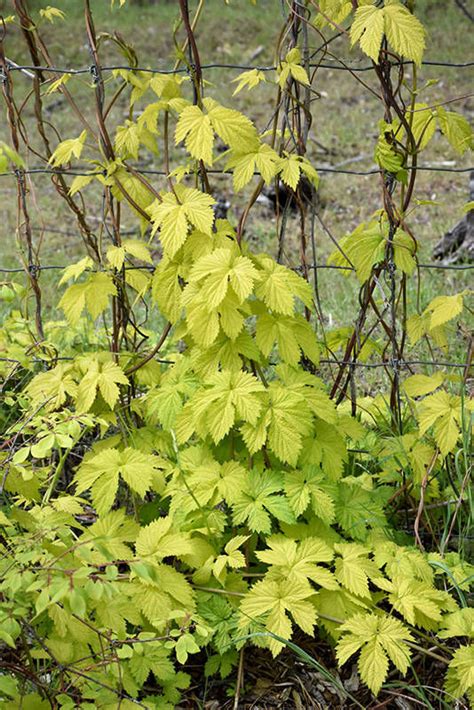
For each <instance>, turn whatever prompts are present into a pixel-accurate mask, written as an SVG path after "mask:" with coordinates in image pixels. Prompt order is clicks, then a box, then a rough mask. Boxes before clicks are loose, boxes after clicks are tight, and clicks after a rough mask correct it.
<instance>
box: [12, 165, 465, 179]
mask: <svg viewBox="0 0 474 710" xmlns="http://www.w3.org/2000/svg"><path fill="white" fill-rule="evenodd" d="M130 167H131V168H133V170H134V171H135V172H137V173H140V174H141V175H158V176H161V177H168V173H167V172H166V170H153V169H148V168H138V167H136V166H134V165H130ZM314 169H315V170H316V171H317V172H318V173H335V174H339V175H359V176H361V177H366V176H369V175H383V174H384V171H383V170H382V169H381V168H371V169H370V170H346V169H344V168H336V167H334V168H333V167H330V166H327V165H315V166H314ZM404 170H407V171H408V172H410V171H411V170H416V171H417V172H418V171H425V172H434V173H470V172H473V171H474V166H471V167H465V168H456V167H444V166H438V165H420V166H418V167H416V168H413V167H411V166H407V167H406V168H404ZM19 173H21V174H22V175H70V176H71V177H89V176H90V177H94V176H96V175H104V174H105V170H93V171H88V170H87V169H86V168H36V167H33V168H27V169H24V170H23V169H21V170H8V171H5V172H2V173H0V178H1V177H17V176H18V174H19ZM206 173H208V174H209V175H223V176H227V177H232V175H233V173H232V171H230V170H216V169H213V168H211V169H210V170H206ZM253 175H258V176H260V173H259V172H257V171H254V173H253Z"/></svg>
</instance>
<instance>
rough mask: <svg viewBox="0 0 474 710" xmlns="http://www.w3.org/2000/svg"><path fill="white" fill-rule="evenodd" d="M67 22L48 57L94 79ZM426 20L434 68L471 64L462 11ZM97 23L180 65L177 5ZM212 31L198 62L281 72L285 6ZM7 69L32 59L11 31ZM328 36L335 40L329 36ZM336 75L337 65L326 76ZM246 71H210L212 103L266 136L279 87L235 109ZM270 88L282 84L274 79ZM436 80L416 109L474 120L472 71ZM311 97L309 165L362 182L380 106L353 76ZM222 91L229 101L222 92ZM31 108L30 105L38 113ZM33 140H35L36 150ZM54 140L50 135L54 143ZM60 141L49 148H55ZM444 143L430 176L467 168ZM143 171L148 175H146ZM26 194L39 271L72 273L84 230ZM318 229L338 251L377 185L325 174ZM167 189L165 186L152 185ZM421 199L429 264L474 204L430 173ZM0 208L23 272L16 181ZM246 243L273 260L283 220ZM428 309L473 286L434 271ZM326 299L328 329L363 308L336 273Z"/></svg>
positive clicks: (105, 15) (419, 229)
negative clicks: (438, 109) (61, 268)
mask: <svg viewBox="0 0 474 710" xmlns="http://www.w3.org/2000/svg"><path fill="white" fill-rule="evenodd" d="M57 5H58V7H60V8H61V9H62V10H64V12H65V13H66V19H65V21H63V22H61V21H57V22H55V24H54V25H50V24H49V23H47V22H44V24H43V26H42V33H43V34H44V36H45V39H46V43H47V44H48V46H49V47H50V51H51V54H52V58H53V61H54V63H55V64H56V65H57V66H61V67H65V68H69V67H87V66H88V65H89V64H90V57H89V54H88V49H87V46H86V40H85V31H84V22H83V17H82V8H81V3H80V2H77V0H63V1H62V2H58V3H57ZM41 6H42V3H37V2H32V3H31V7H33V8H36V7H41ZM419 7H420V9H421V11H422V12H421V15H422V19H423V21H424V22H425V24H426V26H427V27H428V30H429V37H428V49H427V52H426V58H427V59H431V60H437V61H446V62H466V61H467V60H468V59H469V57H468V56H467V50H468V48H469V47H472V25H470V23H469V21H468V20H467V18H466V17H465V15H463V13H462V12H461V11H460V10H459V8H458V7H457V6H456V4H455V2H454V1H451V0H449V1H448V2H445V1H441V0H439V1H437V0H435V1H432V0H430V1H429V2H428V1H427V0H422V1H421V2H419ZM0 9H1V10H2V12H3V13H5V14H8V13H9V11H10V8H9V3H8V2H3V3H0ZM93 9H94V16H95V21H96V29H97V31H98V32H100V31H105V29H107V31H109V32H113V31H116V32H118V33H120V34H121V35H122V36H123V37H124V38H125V39H126V41H127V42H128V43H130V44H131V45H133V47H134V48H135V50H136V52H137V55H138V59H139V63H140V65H141V66H145V67H154V68H169V67H170V66H172V64H173V61H174V48H173V46H172V39H171V37H170V32H169V31H168V28H169V27H170V26H172V25H173V22H174V20H175V19H176V17H177V9H176V5H175V3H173V2H169V1H168V2H167V1H164V2H159V3H157V4H152V5H149V6H140V5H137V4H135V5H134V4H130V3H128V4H127V6H126V7H124V8H123V9H121V10H119V9H116V10H114V11H112V12H111V11H110V4H109V2H108V0H99V1H98V2H95V3H94V7H93ZM204 12H205V15H206V19H205V23H203V25H202V26H201V28H199V26H198V30H197V40H198V44H199V46H200V47H201V54H202V57H201V59H202V62H203V63H204V64H205V63H211V62H223V63H239V64H259V65H271V64H273V63H274V61H275V57H274V49H273V48H274V47H275V44H276V40H277V37H278V33H279V31H280V27H281V24H282V20H283V15H282V12H281V7H280V3H279V2H278V1H277V0H260V1H259V3H258V4H257V6H253V5H252V4H250V3H249V2H247V0H234V2H232V3H230V4H229V5H228V6H226V5H225V4H224V2H223V0H208V2H207V3H206V7H205V9H204ZM8 32H9V37H8V38H7V47H9V58H10V59H11V60H13V61H16V62H17V63H22V62H24V61H25V60H26V63H29V60H27V58H26V57H24V56H21V55H19V54H18V51H17V47H19V46H21V45H20V43H18V42H16V32H17V30H16V29H15V28H14V27H13V26H12V25H9V27H8ZM329 34H330V33H329ZM316 38H317V37H316V34H314V35H313V38H312V39H311V46H312V47H313V46H314V48H315V49H316V48H317V45H316ZM331 46H332V47H333V49H332V51H333V53H334V54H335V55H336V56H338V57H341V58H342V59H344V60H345V61H346V62H348V63H349V65H350V66H354V67H357V66H360V65H365V64H367V58H364V57H362V55H361V54H360V53H359V52H358V51H356V50H354V51H353V52H352V53H351V54H350V55H349V56H344V53H345V46H346V42H345V40H344V39H340V40H336V41H335V42H334V43H333V44H332V45H331ZM101 58H102V62H103V64H104V65H105V64H107V63H111V64H117V63H122V62H123V57H121V56H120V55H119V54H118V53H117V51H116V47H115V46H114V45H113V43H112V42H110V41H105V42H104V43H103V45H102V51H101ZM331 62H332V63H334V64H335V65H336V64H337V63H336V62H334V60H332V59H331V58H330V57H328V58H327V60H326V61H325V63H326V64H331ZM238 73H239V71H238V70H235V71H229V70H222V69H212V70H207V71H206V79H207V81H208V82H209V85H208V93H209V94H210V95H212V93H213V91H214V88H215V87H219V91H220V100H221V101H222V102H223V103H227V105H232V106H235V107H236V108H240V109H242V110H244V111H245V112H246V113H247V114H248V115H250V117H252V118H253V119H254V120H255V122H256V123H257V125H258V126H259V128H260V129H263V128H264V127H265V118H264V117H265V113H266V111H267V107H268V101H269V100H270V96H271V95H272V91H273V89H272V87H271V86H265V85H263V86H262V85H261V86H260V87H259V88H258V89H257V90H255V91H253V92H246V91H243V92H241V93H240V94H238V96H236V97H234V98H232V91H233V89H234V87H235V85H233V84H231V83H230V80H231V79H233V78H235V76H237V75H238ZM270 76H274V75H273V74H270ZM435 79H438V81H437V82H436V83H434V84H433V85H431V86H430V87H429V88H428V89H427V90H426V91H425V92H424V93H423V95H422V96H421V97H420V100H423V101H426V102H428V103H430V104H436V103H441V102H445V101H449V100H451V99H454V98H457V97H464V98H462V99H460V100H458V101H456V102H455V104H454V105H453V106H454V108H456V110H458V111H461V112H462V113H464V115H465V116H466V117H468V118H470V117H472V115H473V112H474V101H473V98H472V96H471V93H472V70H471V69H470V68H459V69H456V68H443V67H428V66H425V67H423V69H422V71H421V72H420V86H423V84H424V83H425V82H428V81H432V80H435ZM364 80H366V81H368V83H369V84H370V83H373V79H372V78H371V74H370V73H367V74H364ZM29 83H30V80H29V79H28V77H27V76H24V75H20V74H19V73H16V74H15V95H16V98H17V101H20V99H21V98H22V97H24V96H26V94H27V92H28V90H29V88H30V86H29ZM116 85H117V80H115V79H113V78H111V77H110V75H109V79H108V84H107V89H108V91H109V95H112V94H113V90H114V88H115V86H116ZM314 85H315V88H316V89H317V90H318V91H319V93H320V98H319V99H318V100H315V101H314V103H313V106H312V113H313V125H312V129H311V134H310V140H309V150H310V157H311V158H312V159H313V161H314V163H315V164H316V165H317V166H320V167H330V166H333V167H338V168H342V169H347V170H360V171H364V170H367V169H369V168H371V167H373V165H374V163H373V147H374V143H375V140H376V135H377V121H378V120H379V119H380V118H381V116H380V107H379V105H378V101H377V99H376V98H374V97H373V96H371V94H370V93H369V92H368V91H367V90H366V89H364V87H362V86H360V85H359V84H358V83H357V81H356V80H355V79H354V77H353V76H352V75H351V74H350V73H349V72H346V71H338V70H336V69H320V70H318V74H317V77H316V81H315V84H314ZM222 87H224V90H222ZM68 88H69V89H70V91H71V92H72V93H73V95H74V96H77V97H79V102H80V105H81V106H82V107H83V109H84V111H85V113H86V115H87V116H88V117H89V118H90V119H91V120H92V121H93V120H94V116H93V103H92V101H91V100H90V99H91V82H90V79H89V77H88V76H87V75H82V76H80V77H73V78H72V79H71V80H70V81H69V83H68ZM30 104H31V102H30ZM30 104H27V106H26V109H25V114H24V119H25V124H26V126H30V127H31V129H32V125H33V124H32V123H31V119H32V109H31V105H30ZM45 104H46V105H49V107H50V116H51V121H52V123H54V126H55V127H56V128H57V129H58V130H59V134H60V135H61V136H71V135H78V133H79V132H80V128H79V125H78V122H77V119H76V118H75V116H74V115H73V114H72V112H71V111H70V109H69V108H68V105H67V103H66V101H65V100H64V99H63V98H61V97H59V94H57V93H55V94H52V95H51V96H47V97H45ZM126 115H127V105H126V99H123V100H119V102H118V103H117V106H116V109H115V116H114V117H113V118H112V120H115V119H117V122H120V121H123V120H124V118H125V117H126ZM33 132H34V129H32V130H31V135H32V137H33V142H34V133H33ZM51 133H52V135H53V132H52V131H51ZM0 140H4V141H6V142H8V141H9V136H8V127H7V125H6V122H4V121H2V123H1V124H0ZM55 140H56V139H55V137H54V135H53V137H52V142H53V144H55ZM446 146H447V144H446V142H445V141H444V140H443V139H442V137H441V136H436V137H435V139H434V140H433V141H432V143H431V144H430V146H429V148H428V150H427V152H426V154H425V158H424V164H426V165H431V166H436V167H449V168H452V167H455V168H466V167H468V166H469V160H470V157H469V156H467V157H465V158H460V157H459V156H457V155H456V154H454V153H453V151H452V150H450V149H448V148H447V147H446ZM25 157H26V159H27V162H28V164H29V166H30V167H33V166H35V165H37V164H38V161H37V160H35V156H34V155H30V156H25ZM142 167H143V166H142ZM145 167H147V168H153V167H155V168H160V167H161V165H160V157H159V156H158V157H157V158H156V161H155V164H154V165H153V164H151V163H149V164H147V165H146V166H145ZM32 178H33V179H32V180H31V183H30V186H29V187H30V190H31V196H32V204H34V212H33V214H32V218H33V226H34V230H35V237H36V239H37V245H38V248H39V249H40V259H41V262H42V263H43V264H68V263H70V262H71V261H72V260H74V259H75V258H76V256H77V255H79V254H80V253H81V252H80V249H81V244H80V240H79V238H78V237H76V233H77V229H76V226H75V224H74V223H73V222H72V221H71V216H70V215H69V214H68V213H67V212H66V211H65V208H64V206H63V204H62V201H61V200H59V199H58V198H57V194H56V191H55V189H54V187H53V186H52V184H51V181H50V178H49V177H48V176H47V175H37V176H32ZM321 178H322V179H321V188H320V196H321V218H322V220H323V221H324V223H325V225H326V226H327V227H328V229H329V230H330V231H331V233H332V234H333V236H334V237H335V238H336V239H339V238H340V237H341V236H342V235H344V234H345V233H346V232H348V231H351V230H352V229H353V228H354V227H355V226H356V225H357V224H358V223H359V222H360V221H361V220H363V219H366V218H367V217H368V216H369V215H370V213H371V211H372V210H374V209H376V208H378V207H379V204H380V202H379V200H380V190H379V183H378V181H379V177H378V176H377V175H373V176H356V175H334V174H327V173H321ZM155 183H156V185H157V186H159V185H160V183H159V180H156V181H155ZM215 185H216V188H217V192H218V193H219V194H222V195H223V196H225V197H226V198H227V199H228V201H229V202H230V203H231V208H230V213H229V214H230V218H231V221H234V222H236V220H237V218H238V215H239V208H240V206H241V205H242V199H241V198H239V200H238V202H236V200H235V199H234V195H233V193H232V186H231V180H230V179H227V178H220V179H219V180H216V182H215ZM86 195H87V207H88V211H89V214H90V215H91V218H92V221H94V219H95V220H96V221H98V220H99V219H100V209H101V206H100V204H97V200H96V199H95V195H94V190H93V189H90V190H88V191H87V192H86ZM416 197H417V198H418V199H421V200H426V199H430V200H436V202H437V203H438V204H437V205H436V206H420V207H418V208H417V209H416V210H415V213H414V214H413V215H412V218H411V224H412V225H413V227H414V229H415V234H416V237H417V239H418V241H419V245H420V261H421V262H427V261H431V250H432V247H433V245H434V244H435V243H436V241H437V240H438V239H439V238H440V236H442V234H443V233H444V232H445V231H446V230H447V229H448V228H449V227H450V226H452V225H454V224H455V223H456V222H457V220H458V219H459V218H460V215H461V210H462V206H463V204H464V203H465V202H466V201H467V199H468V175H467V174H466V173H460V174H455V173H449V172H424V173H420V174H419V177H418V182H417V192H416ZM0 204H1V209H2V220H1V224H0V233H1V237H2V238H1V246H0V265H1V266H2V267H7V268H8V267H10V268H13V267H16V266H18V261H17V259H16V257H15V245H16V237H15V232H16V187H15V184H14V178H12V177H2V178H1V179H0ZM135 226H136V225H135V221H134V218H133V215H131V214H130V229H134V228H135ZM316 230H317V231H316V240H317V249H318V258H319V260H320V261H324V260H325V258H326V256H327V254H328V253H329V252H330V251H332V248H333V246H332V244H331V241H330V240H329V239H328V237H327V235H326V234H325V233H324V231H323V230H322V229H321V228H320V227H319V226H318V225H316ZM289 233H290V241H289V245H290V246H289V247H287V250H286V254H285V259H286V263H288V264H290V265H293V264H297V263H298V262H299V260H298V253H297V247H296V245H295V251H294V253H292V249H291V225H290V229H289ZM247 237H248V238H250V239H252V241H254V240H255V241H256V242H258V243H259V244H260V246H261V247H263V248H265V249H267V250H269V251H271V252H273V253H274V252H275V250H276V240H275V218H274V215H273V214H272V213H271V212H270V211H269V210H268V209H266V208H265V207H264V206H261V207H259V208H258V209H257V210H254V212H253V216H252V219H251V221H250V223H249V228H248V234H247ZM423 280H424V287H423V300H426V301H428V300H429V299H430V298H432V296H433V295H435V294H436V293H437V292H438V291H439V290H440V289H441V287H442V290H443V291H444V292H451V291H453V290H454V291H455V290H459V289H461V288H463V286H464V285H465V284H466V283H467V280H468V279H467V273H466V274H463V273H460V272H446V271H443V272H438V271H434V270H430V271H429V272H427V271H425V272H424V273H423ZM48 281H49V275H48V273H47V272H43V274H42V286H43V289H44V290H45V299H44V300H45V306H46V307H47V306H48V300H49V299H48V290H49V287H48ZM319 286H320V289H321V293H322V295H323V302H324V307H325V315H326V317H327V318H328V320H329V322H330V323H332V324H339V323H340V324H343V323H344V322H345V320H346V316H347V312H348V308H351V307H352V305H355V299H356V298H357V282H356V280H355V277H353V276H351V277H350V278H349V279H345V278H344V277H343V276H342V275H341V274H338V273H335V272H334V271H328V272H325V271H321V272H320V283H319Z"/></svg>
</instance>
